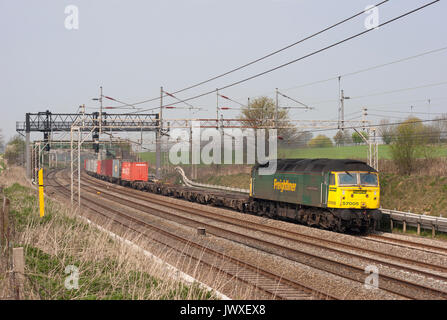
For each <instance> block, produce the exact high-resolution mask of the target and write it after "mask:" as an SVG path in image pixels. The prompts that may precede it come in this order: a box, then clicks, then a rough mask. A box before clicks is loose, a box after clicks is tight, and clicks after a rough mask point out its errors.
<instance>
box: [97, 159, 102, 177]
mask: <svg viewBox="0 0 447 320" xmlns="http://www.w3.org/2000/svg"><path fill="white" fill-rule="evenodd" d="M96 163H97V164H98V166H97V167H96V173H97V174H101V160H96Z"/></svg>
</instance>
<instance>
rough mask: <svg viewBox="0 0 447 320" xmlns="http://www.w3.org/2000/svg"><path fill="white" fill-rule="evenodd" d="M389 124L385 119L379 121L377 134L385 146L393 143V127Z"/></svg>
mask: <svg viewBox="0 0 447 320" xmlns="http://www.w3.org/2000/svg"><path fill="white" fill-rule="evenodd" d="M389 123H390V122H389V121H388V120H387V119H383V120H382V121H380V127H379V134H380V135H381V136H382V140H383V142H384V143H385V144H390V143H391V142H392V141H393V135H394V127H393V126H392V125H390V124H389Z"/></svg>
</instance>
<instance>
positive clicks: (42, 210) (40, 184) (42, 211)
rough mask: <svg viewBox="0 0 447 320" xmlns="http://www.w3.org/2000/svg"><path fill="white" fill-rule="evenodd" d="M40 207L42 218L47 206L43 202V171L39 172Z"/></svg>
mask: <svg viewBox="0 0 447 320" xmlns="http://www.w3.org/2000/svg"><path fill="white" fill-rule="evenodd" d="M39 207H40V217H41V218H42V217H43V216H44V214H45V205H44V201H43V169H40V170H39Z"/></svg>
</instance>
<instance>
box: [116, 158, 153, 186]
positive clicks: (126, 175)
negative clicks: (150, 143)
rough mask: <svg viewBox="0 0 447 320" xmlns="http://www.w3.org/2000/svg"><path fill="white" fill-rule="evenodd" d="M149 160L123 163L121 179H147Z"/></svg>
mask: <svg viewBox="0 0 447 320" xmlns="http://www.w3.org/2000/svg"><path fill="white" fill-rule="evenodd" d="M148 170H149V169H148V165H147V162H126V161H123V163H122V164H121V179H123V180H128V181H147V176H148Z"/></svg>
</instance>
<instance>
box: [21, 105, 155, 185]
mask: <svg viewBox="0 0 447 320" xmlns="http://www.w3.org/2000/svg"><path fill="white" fill-rule="evenodd" d="M76 124H77V125H78V127H79V130H81V131H92V128H94V129H93V131H94V132H93V139H98V138H99V133H100V132H101V130H102V128H104V129H106V128H107V131H115V132H116V131H118V132H119V131H122V132H123V131H125V132H142V131H155V132H158V131H159V128H160V123H159V115H158V113H156V114H132V113H120V114H111V113H106V112H103V113H102V114H100V113H99V112H93V113H52V112H50V111H49V110H47V111H45V112H38V113H26V118H25V121H24V122H21V121H17V122H16V131H17V132H19V133H22V132H25V134H26V172H27V176H28V177H30V175H31V157H30V150H29V144H30V133H31V132H42V133H43V135H44V142H45V143H44V144H43V145H44V147H46V148H47V145H48V142H49V137H50V134H51V133H53V132H70V131H71V129H72V127H73V125H76Z"/></svg>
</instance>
